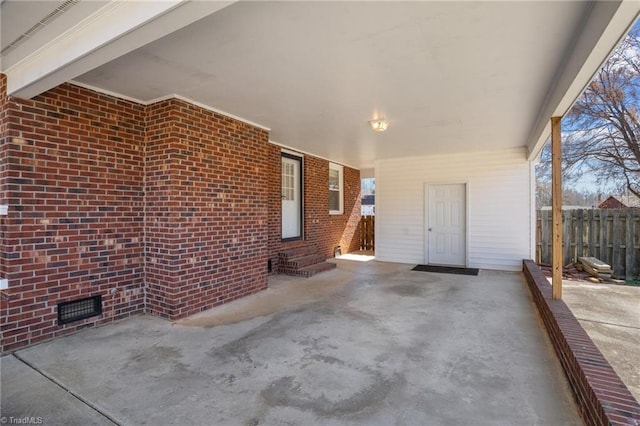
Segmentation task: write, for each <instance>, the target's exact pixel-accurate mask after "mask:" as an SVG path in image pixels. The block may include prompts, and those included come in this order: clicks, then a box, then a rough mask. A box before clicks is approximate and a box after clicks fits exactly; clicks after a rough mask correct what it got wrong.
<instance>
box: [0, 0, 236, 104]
mask: <svg viewBox="0 0 640 426" xmlns="http://www.w3.org/2000/svg"><path fill="white" fill-rule="evenodd" d="M232 3H234V2H233V1H219V2H218V1H190V0H163V1H129V0H113V1H111V2H109V3H108V4H107V5H105V6H104V7H103V8H101V9H100V10H98V11H97V12H95V13H93V14H92V15H90V16H88V17H87V18H86V19H84V20H83V21H82V22H79V23H78V24H77V25H75V26H73V27H71V28H69V29H68V30H67V31H65V32H64V33H62V34H61V35H60V36H58V37H56V38H54V39H53V40H51V41H50V42H48V43H47V44H45V45H44V46H42V47H41V48H40V49H38V50H36V51H35V52H33V53H32V54H30V55H29V56H27V57H25V58H23V59H22V60H21V61H19V62H17V63H16V64H15V65H13V66H11V67H9V68H8V69H6V70H4V71H3V72H4V73H5V74H6V75H7V93H8V94H9V95H12V96H17V97H21V98H32V97H34V96H36V95H38V94H40V93H43V92H45V91H47V90H49V89H51V88H53V87H55V86H57V85H59V84H61V83H64V82H66V81H69V80H72V79H73V78H75V77H78V76H79V75H82V74H84V73H85V72H87V71H90V70H92V69H94V68H96V67H98V66H100V65H103V64H105V63H107V62H109V61H111V60H113V59H115V58H118V57H120V56H122V55H125V54H127V53H129V52H131V51H133V50H135V49H137V48H139V47H141V46H144V45H146V44H148V43H150V42H152V41H154V40H157V39H159V38H161V37H163V36H165V35H167V34H170V33H172V32H174V31H176V30H178V29H180V28H182V27H185V26H187V25H189V24H191V23H193V22H195V21H197V20H199V19H201V18H204V17H205V16H208V15H210V14H212V13H215V12H217V11H218V10H220V9H223V8H224V7H226V6H228V5H230V4H232Z"/></svg>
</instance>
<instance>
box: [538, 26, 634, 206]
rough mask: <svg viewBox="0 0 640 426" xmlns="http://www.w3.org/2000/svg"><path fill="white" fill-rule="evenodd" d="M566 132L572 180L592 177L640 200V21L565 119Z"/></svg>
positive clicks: (567, 168)
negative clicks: (589, 175) (586, 176)
mask: <svg viewBox="0 0 640 426" xmlns="http://www.w3.org/2000/svg"><path fill="white" fill-rule="evenodd" d="M563 133H564V135H563V142H562V144H563V175H564V179H566V180H567V182H570V181H572V180H574V181H575V180H576V179H579V178H580V176H582V175H583V174H584V173H592V174H594V175H595V176H596V177H597V178H598V179H599V181H601V183H603V184H606V185H610V186H614V187H616V188H617V189H619V190H620V191H622V192H626V191H629V192H631V193H633V194H635V195H636V196H637V197H640V21H639V22H637V23H636V24H635V25H634V27H633V28H632V29H631V31H630V32H629V34H628V35H627V36H626V37H625V39H624V40H623V42H622V43H621V44H620V46H619V47H618V48H617V49H616V51H615V52H614V53H613V54H612V55H611V57H610V58H609V60H607V62H606V63H605V64H604V66H603V67H602V69H600V71H599V72H598V73H597V74H596V76H595V77H594V79H593V81H592V82H591V84H589V86H588V87H587V89H586V90H585V92H584V93H583V94H582V96H580V98H579V99H578V100H577V102H576V104H575V105H574V107H573V108H572V109H571V111H569V113H568V114H567V115H566V116H565V118H564V120H563ZM546 151H547V152H545V153H543V160H544V157H549V152H548V151H549V148H546ZM547 164H548V163H547Z"/></svg>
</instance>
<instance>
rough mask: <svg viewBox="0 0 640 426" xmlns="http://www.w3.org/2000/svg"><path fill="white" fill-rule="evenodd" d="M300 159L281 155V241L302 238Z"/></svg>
mask: <svg viewBox="0 0 640 426" xmlns="http://www.w3.org/2000/svg"><path fill="white" fill-rule="evenodd" d="M301 170H302V158H300V157H295V156H293V155H289V154H285V153H283V154H282V181H281V195H282V239H283V240H294V239H299V238H301V237H302V180H301V174H300V172H301Z"/></svg>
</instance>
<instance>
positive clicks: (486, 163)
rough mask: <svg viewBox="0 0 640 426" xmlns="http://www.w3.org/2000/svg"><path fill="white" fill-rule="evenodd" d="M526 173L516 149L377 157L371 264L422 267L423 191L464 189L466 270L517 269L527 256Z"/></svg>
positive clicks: (529, 240)
mask: <svg viewBox="0 0 640 426" xmlns="http://www.w3.org/2000/svg"><path fill="white" fill-rule="evenodd" d="M531 179H532V174H531V172H530V165H529V162H528V161H527V159H526V155H525V151H524V149H508V150H501V151H491V152H480V153H465V154H455V155H437V156H427V157H415V158H399V159H391V160H378V161H377V162H376V259H378V260H381V261H389V262H401V263H416V264H421V263H428V259H426V257H425V253H426V250H425V232H426V225H425V224H426V222H425V212H426V206H425V195H424V193H425V186H426V185H427V184H429V183H431V184H435V183H465V184H466V185H467V266H468V267H472V268H484V269H500V270H512V271H520V270H522V259H525V258H531V256H532V253H531V250H532V247H534V245H533V242H532V238H533V237H532V235H531V229H532V226H531V223H532V222H531V221H532V218H531V214H532V213H531V212H532V209H531V200H532V194H531V188H532V181H531Z"/></svg>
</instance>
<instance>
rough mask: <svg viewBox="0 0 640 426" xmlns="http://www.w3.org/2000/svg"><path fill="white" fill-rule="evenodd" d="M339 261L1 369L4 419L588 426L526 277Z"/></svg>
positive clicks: (14, 358)
mask: <svg viewBox="0 0 640 426" xmlns="http://www.w3.org/2000/svg"><path fill="white" fill-rule="evenodd" d="M335 261H336V262H337V263H338V264H339V265H338V268H337V269H335V270H333V271H329V272H325V273H323V274H320V275H318V276H315V277H312V278H310V279H299V278H293V277H287V276H274V277H270V279H269V283H270V288H269V289H268V290H266V291H264V292H262V293H260V294H257V295H254V296H251V297H248V298H245V299H242V300H239V301H237V302H234V303H231V304H228V305H225V306H222V307H219V308H216V309H213V310H210V311H206V312H203V313H201V314H198V315H196V316H194V317H190V318H187V319H185V320H182V321H179V322H177V323H171V322H168V321H164V320H162V319H159V318H155V317H151V316H139V317H134V318H130V319H127V320H123V321H120V322H118V323H114V324H110V325H107V326H103V327H100V328H96V329H87V330H84V331H82V332H80V333H77V334H75V335H72V336H68V337H64V338H60V339H57V340H54V341H51V342H47V343H43V344H40V345H38V346H35V347H31V348H27V349H24V350H20V351H17V352H16V353H15V354H14V355H7V356H4V357H3V358H2V361H1V362H2V364H1V368H2V371H1V374H2V395H1V400H2V413H1V415H2V417H6V418H7V419H9V418H10V417H13V418H24V417H25V416H30V417H41V418H42V420H43V424H65V425H73V424H78V425H79V424H83V425H85V424H111V423H118V424H126V425H139V424H182V425H185V424H186V425H191V424H206V425H262V424H270V425H289V424H291V425H311V424H320V425H394V424H395V425H462V424H464V425H468V424H474V425H515V424H519V425H534V424H537V425H560V424H562V425H578V424H582V422H581V420H580V418H579V416H578V413H577V410H576V407H575V404H574V402H573V399H572V396H571V394H570V391H569V388H568V386H567V383H566V380H565V378H564V375H563V373H562V370H561V368H560V365H559V363H558V361H557V359H556V357H555V355H554V353H553V349H552V348H551V346H550V344H549V342H548V339H547V336H546V334H545V331H544V329H543V327H542V325H541V323H540V322H539V319H538V317H537V314H536V311H535V307H534V306H533V304H532V303H531V301H530V297H529V294H528V291H527V288H526V285H525V283H524V278H523V276H522V274H520V273H502V272H491V271H481V272H480V275H479V276H477V277H476V276H460V275H444V274H433V273H426V272H414V271H410V266H408V265H399V264H389V263H380V262H375V261H371V262H357V261H350V260H342V259H340V260H335ZM7 421H8V420H7Z"/></svg>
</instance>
